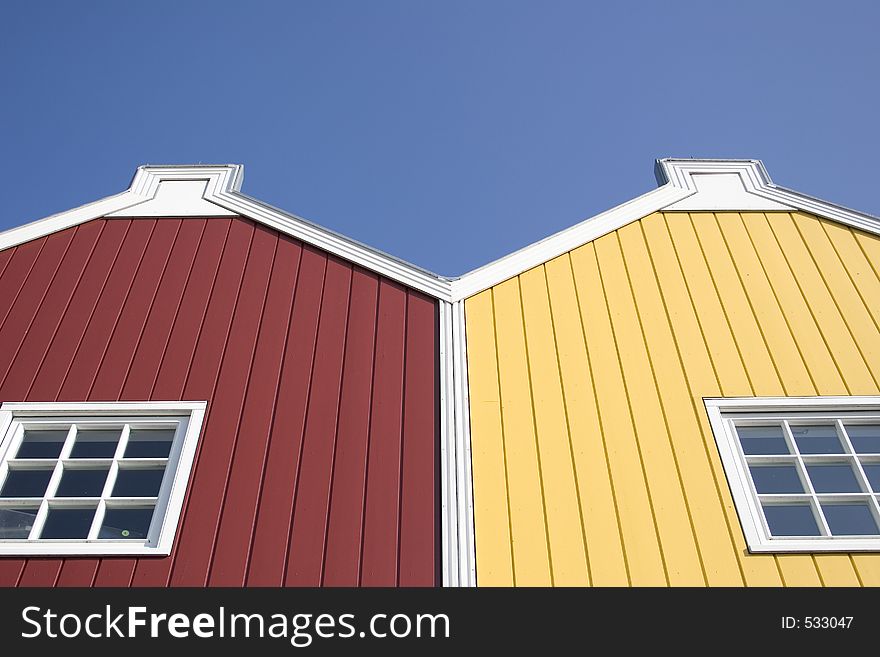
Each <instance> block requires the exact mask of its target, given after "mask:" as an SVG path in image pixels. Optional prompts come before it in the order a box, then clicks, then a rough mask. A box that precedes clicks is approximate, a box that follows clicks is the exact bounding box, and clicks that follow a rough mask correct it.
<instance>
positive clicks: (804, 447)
mask: <svg viewBox="0 0 880 657" xmlns="http://www.w3.org/2000/svg"><path fill="white" fill-rule="evenodd" d="M791 433H792V435H793V436H794V441H795V442H796V443H797V446H798V450H799V451H800V453H801V454H843V452H844V449H843V444H842V443H841V442H840V438H839V437H838V435H837V429H836V428H835V427H834V425H833V424H821V425H816V426H809V427H805V426H801V425H797V424H792V425H791Z"/></svg>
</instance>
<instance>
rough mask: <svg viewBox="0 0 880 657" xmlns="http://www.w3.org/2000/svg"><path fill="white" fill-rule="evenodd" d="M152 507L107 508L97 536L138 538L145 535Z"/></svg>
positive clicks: (148, 526)
mask: <svg viewBox="0 0 880 657" xmlns="http://www.w3.org/2000/svg"><path fill="white" fill-rule="evenodd" d="M152 519H153V509H152V508H150V509H107V511H106V512H105V513H104V522H103V523H102V524H101V531H100V533H99V534H98V538H115V539H120V538H123V539H124V538H139V539H144V538H146V537H147V532H148V531H149V530H150V521H151V520H152Z"/></svg>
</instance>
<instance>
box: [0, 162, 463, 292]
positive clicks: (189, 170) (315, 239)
mask: <svg viewBox="0 0 880 657" xmlns="http://www.w3.org/2000/svg"><path fill="white" fill-rule="evenodd" d="M243 178H244V167H242V166H241V165H239V164H221V165H193V166H188V165H183V166H176V165H169V166H152V165H146V166H141V167H138V169H137V171H136V173H135V175H134V178H133V179H132V181H131V186H130V187H129V189H128V190H127V191H124V192H122V193H121V194H116V195H115V196H109V197H107V198H104V199H101V200H100V201H95V202H94V203H89V204H86V205H83V206H80V207H78V208H74V209H73V210H68V211H67V212H62V213H60V214H56V215H52V216H51V217H47V218H46V219H41V220H39V221H35V222H33V223H30V224H26V225H24V226H20V227H18V228H13V229H11V230H7V231H5V232H3V233H0V250H2V249H7V248H9V247H12V246H16V245H18V244H22V243H24V242H28V241H30V240H33V239H37V238H39V237H43V236H45V235H48V234H50V233H54V232H57V231H60V230H64V229H66V228H70V227H71V226H76V225H78V224H81V223H85V222H86V221H91V220H92V219H98V218H99V217H107V216H111V217H158V216H170V217H182V216H202V217H215V216H232V215H241V216H244V217H247V218H249V219H253V220H254V221H257V222H259V223H262V224H265V225H267V226H269V227H271V228H274V229H276V230H278V231H280V232H282V233H284V234H286V235H290V236H292V237H295V238H297V239H300V240H302V241H303V242H306V243H308V244H311V245H313V246H316V247H318V248H320V249H323V250H325V251H328V252H330V253H332V254H334V255H337V256H339V257H341V258H344V259H345V260H347V261H349V262H352V263H355V264H357V265H360V266H362V267H365V268H367V269H369V270H371V271H373V272H376V273H377V274H381V275H382V276H386V277H387V278H390V279H392V280H395V281H397V282H399V283H401V284H403V285H406V286H408V287H411V288H413V289H416V290H419V291H421V292H424V293H426V294H428V295H430V296H432V297H437V298H439V299H448V297H449V280H448V279H446V278H444V277H442V276H438V275H437V274H433V273H431V272H429V271H427V270H424V269H421V268H420V267H416V266H415V265H411V264H409V263H407V262H405V261H403V260H400V259H399V258H395V257H394V256H391V255H388V254H387V253H383V252H382V251H379V250H378V249H374V248H372V247H369V246H366V245H364V244H361V243H360V242H357V241H355V240H352V239H350V238H348V237H345V236H344V235H340V234H338V233H335V232H333V231H331V230H328V229H326V228H322V227H321V226H318V225H316V224H313V223H311V222H309V221H306V220H305V219H302V218H300V217H297V216H295V215H292V214H289V213H287V212H284V211H283V210H279V209H278V208H274V207H272V206H271V205H268V204H265V203H261V202H260V201H257V200H255V199H252V198H250V197H248V196H246V195H244V194H242V193H241V192H240V191H239V190H240V189H241V183H242V180H243ZM187 183H193V184H187Z"/></svg>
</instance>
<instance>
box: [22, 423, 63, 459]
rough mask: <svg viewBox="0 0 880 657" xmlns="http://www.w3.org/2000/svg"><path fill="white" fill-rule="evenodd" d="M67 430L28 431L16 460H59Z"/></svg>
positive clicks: (25, 433)
mask: <svg viewBox="0 0 880 657" xmlns="http://www.w3.org/2000/svg"><path fill="white" fill-rule="evenodd" d="M66 438H67V429H60V430H54V429H53V430H52V431H33V430H30V429H28V430H26V431H25V432H24V439H23V440H22V441H21V445H20V446H19V448H18V453H16V455H15V458H18V459H57V458H58V456H59V455H60V454H61V448H62V447H64V441H65V439H66Z"/></svg>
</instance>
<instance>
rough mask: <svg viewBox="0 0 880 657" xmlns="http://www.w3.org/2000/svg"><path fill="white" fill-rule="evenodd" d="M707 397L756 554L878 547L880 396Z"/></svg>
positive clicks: (750, 546) (837, 550)
mask: <svg viewBox="0 0 880 657" xmlns="http://www.w3.org/2000/svg"><path fill="white" fill-rule="evenodd" d="M705 402H706V408H707V410H708V412H709V419H710V421H711V424H712V429H713V431H714V433H715V440H716V442H717V443H718V449H719V451H720V454H721V460H722V463H723V464H724V470H725V472H726V474H727V478H728V481H729V483H730V487H731V492H732V493H733V499H734V502H735V503H736V507H737V511H738V513H739V517H740V521H741V522H742V524H743V529H744V531H745V535H746V539H747V542H748V545H749V550H750V551H752V552H823V551H824V552H832V551H833V552H840V551H880V397H816V398H737V399H707V400H705Z"/></svg>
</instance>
